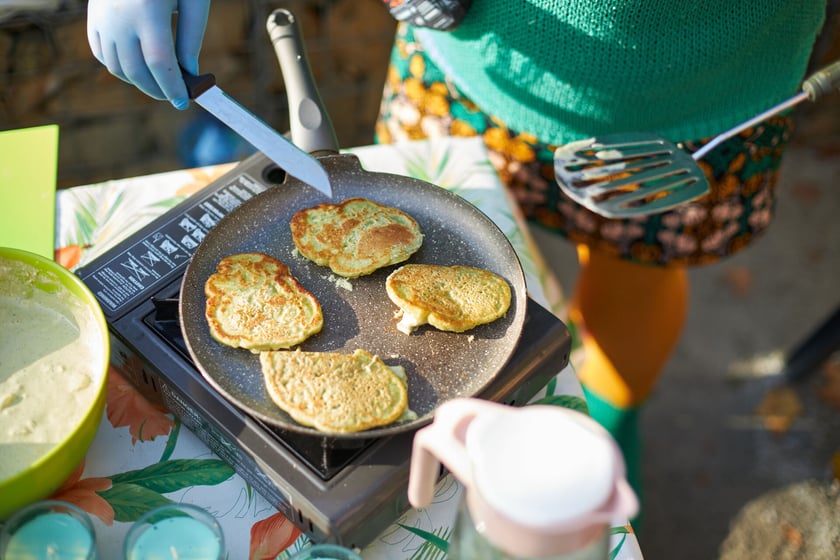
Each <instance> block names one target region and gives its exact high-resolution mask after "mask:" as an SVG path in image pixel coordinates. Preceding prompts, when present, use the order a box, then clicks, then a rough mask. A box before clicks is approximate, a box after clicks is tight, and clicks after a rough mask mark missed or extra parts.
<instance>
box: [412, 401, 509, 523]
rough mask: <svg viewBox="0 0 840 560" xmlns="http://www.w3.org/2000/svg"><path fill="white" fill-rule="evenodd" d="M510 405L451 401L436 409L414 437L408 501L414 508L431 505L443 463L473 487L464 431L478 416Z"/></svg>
mask: <svg viewBox="0 0 840 560" xmlns="http://www.w3.org/2000/svg"><path fill="white" fill-rule="evenodd" d="M509 410H510V407H509V406H506V405H503V404H498V403H494V402H490V401H485V400H481V399H472V398H459V399H452V400H450V401H448V402H446V403H444V404H442V405H441V406H439V407H438V409H437V411H436V412H435V418H434V421H433V422H432V423H431V424H430V425H429V426H427V427H425V428H423V429H421V430H419V431H418V432H417V434H416V435H415V436H414V442H413V447H412V453H411V470H410V475H409V480H408V501H409V502H410V503H411V505H412V506H414V507H425V506H427V505H429V504H430V503H431V502H432V498H433V496H434V490H435V484H437V481H438V477H439V475H440V465H441V464H443V465H444V466H445V467H446V468H447V469H448V470H449V472H451V473H452V474H453V475H454V476H455V478H457V479H458V480H459V481H460V482H461V483H462V484H463V485H464V486H465V487H467V488H469V487H470V486H472V471H473V469H472V462H471V460H470V457H469V455H468V453H467V449H466V446H465V443H466V433H467V428H468V427H469V425H470V424H471V423H472V421H473V420H474V419H475V417H476V416H478V415H479V414H499V413H504V412H507V411H509Z"/></svg>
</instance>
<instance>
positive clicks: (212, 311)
mask: <svg viewBox="0 0 840 560" xmlns="http://www.w3.org/2000/svg"><path fill="white" fill-rule="evenodd" d="M204 294H205V295H206V296H207V305H206V308H205V317H206V318H207V324H208V326H209V327H210V334H211V335H212V337H213V338H214V339H215V340H216V341H218V342H220V343H221V344H225V345H227V346H232V347H234V348H247V349H248V350H251V351H252V352H255V353H256V352H260V351H262V350H278V349H282V348H290V347H292V346H295V345H297V344H300V343H301V342H303V341H304V340H306V339H307V338H309V337H310V336H312V335H313V334H315V333H317V332H320V330H321V327H322V326H323V323H324V317H323V314H322V313H321V305H320V304H319V303H318V300H317V299H315V296H313V295H312V294H311V293H310V292H308V291H307V290H306V289H305V288H304V287H303V286H301V285H300V283H299V282H298V281H297V279H296V278H295V277H294V276H292V275H291V273H290V272H289V267H287V266H286V265H285V264H283V263H282V262H280V261H278V260H277V259H275V258H273V257H270V256H268V255H265V254H263V253H242V254H238V255H231V256H228V257H225V258H223V259H222V260H221V261H220V262H219V264H218V265H217V266H216V272H215V273H213V274H211V275H210V277H209V278H208V279H207V282H206V283H205V284H204Z"/></svg>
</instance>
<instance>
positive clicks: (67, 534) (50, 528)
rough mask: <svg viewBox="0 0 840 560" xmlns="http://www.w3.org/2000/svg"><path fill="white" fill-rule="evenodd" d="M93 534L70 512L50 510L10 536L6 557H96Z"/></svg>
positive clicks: (46, 559)
mask: <svg viewBox="0 0 840 560" xmlns="http://www.w3.org/2000/svg"><path fill="white" fill-rule="evenodd" d="M93 547H94V544H93V535H91V534H90V532H89V531H88V529H87V527H85V526H84V525H83V524H82V523H81V522H80V521H79V520H78V519H76V518H75V517H73V516H71V515H69V514H67V513H57V512H56V513H47V514H44V515H40V516H38V517H36V518H35V519H32V520H31V521H28V522H26V523H25V524H24V525H22V526H21V527H20V528H19V529H18V530H17V531H15V533H14V534H13V535H12V536H11V538H10V539H9V543H8V545H7V546H6V551H5V556H4V557H3V558H4V560H87V559H88V558H95V557H96V555H95V552H94V551H92V549H93Z"/></svg>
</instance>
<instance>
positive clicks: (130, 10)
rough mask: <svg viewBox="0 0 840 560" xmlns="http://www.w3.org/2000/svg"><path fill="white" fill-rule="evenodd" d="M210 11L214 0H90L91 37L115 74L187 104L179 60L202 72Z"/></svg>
mask: <svg viewBox="0 0 840 560" xmlns="http://www.w3.org/2000/svg"><path fill="white" fill-rule="evenodd" d="M209 12H210V0H90V1H89V2H88V19H87V29H88V43H90V48H91V50H92V51H93V56H95V57H96V59H97V60H99V62H101V63H102V64H104V65H105V66H106V67H107V68H108V71H109V72H111V74H113V75H114V76H116V77H117V78H119V79H121V80H123V81H125V82H127V83H129V84H133V85H134V86H136V87H137V88H138V89H140V91H142V92H143V93H145V94H147V95H149V96H151V97H154V98H155V99H168V100H169V101H170V103H172V105H173V106H175V108H177V109H186V108H187V107H188V106H189V104H190V100H189V97H188V95H187V88H186V86H185V85H184V78H183V76H182V75H181V69H180V68H179V66H182V67H183V68H184V69H185V70H186V71H188V72H190V73H192V74H198V53H199V51H200V50H201V42H202V40H203V39H204V30H205V28H206V27H207V17H208V14H209ZM176 13H177V14H178V23H177V27H176V31H175V37H174V38H173V36H172V15H173V14H176Z"/></svg>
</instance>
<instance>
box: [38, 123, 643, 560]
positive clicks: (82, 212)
mask: <svg viewBox="0 0 840 560" xmlns="http://www.w3.org/2000/svg"><path fill="white" fill-rule="evenodd" d="M348 151H350V152H353V153H355V154H356V155H357V156H358V157H359V159H360V160H361V162H362V165H363V167H364V168H366V169H368V170H371V171H384V172H391V173H397V174H401V175H409V176H413V177H416V178H418V179H422V180H426V181H429V182H431V183H434V184H437V185H440V186H443V187H445V188H447V189H449V190H451V191H453V192H456V193H457V194H459V195H460V196H462V197H463V198H465V199H467V200H468V201H470V202H471V203H473V204H474V205H476V206H478V207H479V208H481V209H482V210H483V211H484V212H485V213H486V214H487V215H488V216H490V218H491V219H492V220H493V221H494V222H495V223H496V224H497V225H498V226H499V227H500V228H501V229H502V231H504V232H505V234H506V235H507V236H508V238H509V239H510V241H511V243H512V244H513V246H514V248H515V250H516V252H517V254H518V255H519V257H520V260H521V261H522V265H523V268H524V270H525V275H526V281H527V286H528V291H529V294H530V295H531V297H532V298H534V299H535V300H536V301H537V302H539V303H541V304H542V305H543V306H544V307H546V308H547V309H550V310H552V311H554V312H555V313H557V314H559V313H561V310H562V305H563V297H562V291H561V289H560V287H559V286H558V285H557V283H556V281H555V280H554V277H553V276H552V275H551V273H550V272H549V270H548V268H547V267H546V265H545V263H544V262H543V261H542V259H541V256H540V255H539V252H538V250H537V249H536V248H535V245H534V244H533V242H532V240H531V238H530V236H529V235H528V231H527V227H526V226H525V224H524V222H523V221H522V218H521V216H520V215H519V214H518V210H517V209H516V208H515V206H514V205H513V204H512V203H511V201H510V200H509V198H508V197H507V194H506V193H505V191H504V190H503V188H502V186H501V184H500V182H499V180H498V178H497V176H496V174H495V172H494V171H493V168H492V167H491V165H490V163H489V162H488V161H487V154H486V152H485V151H484V148H483V145H482V144H481V142H480V140H478V139H465V140H457V139H455V140H453V139H447V140H439V141H423V142H412V143H408V144H402V145H396V146H366V147H361V148H356V149H352V150H348ZM234 165H235V163H232V164H224V165H218V166H212V167H205V168H199V169H190V170H179V171H173V172H168V173H161V174H155V175H149V176H143V177H134V178H128V179H122V180H115V181H108V182H104V183H100V184H95V185H86V186H80V187H76V188H72V189H66V190H62V191H59V192H58V194H57V224H56V260H57V261H58V262H60V263H61V264H63V265H64V266H66V267H67V268H70V269H76V268H78V267H80V266H82V265H84V264H86V263H89V262H90V261H91V260H93V259H95V258H96V256H97V255H100V254H101V253H102V252H104V251H105V250H106V249H108V248H109V247H111V246H113V245H114V244H115V243H117V242H118V241H119V240H121V239H124V238H125V237H127V236H129V235H130V234H131V233H133V232H134V231H136V230H138V229H139V228H141V227H142V226H143V225H145V224H146V223H148V222H149V221H151V220H152V219H153V218H155V217H157V216H159V215H160V214H162V213H163V212H165V211H166V210H168V209H169V208H172V207H173V206H175V205H176V204H177V203H179V202H181V201H182V200H184V198H185V197H188V196H189V195H191V194H193V193H195V192H197V191H199V190H200V189H201V188H202V187H204V186H205V185H207V184H208V183H210V182H211V181H213V180H214V179H216V178H218V177H221V176H222V175H224V173H225V172H227V171H229V170H230V169H231V168H232V167H233V166H234ZM553 396H559V397H560V398H552V397H553ZM540 398H542V399H544V400H546V401H550V402H562V403H563V404H565V405H567V406H572V407H577V408H581V409H585V406H586V405H585V401H584V400H583V395H582V392H581V389H580V386H579V384H578V382H577V380H576V378H575V375H574V372H573V370H572V368H571V367H567V368H566V369H564V370H563V371H561V372H558V376H557V377H556V378H555V380H554V381H553V382H552V383H550V384H549V386H548V387H547V388H546V390H545V391H544V392H543V393H541V394H540V395H538V396H537V399H540ZM556 444H557V445H563V442H562V441H558V442H556ZM570 452H571V453H574V450H570ZM461 492H462V488H461V486H460V485H459V484H458V483H457V482H456V481H455V480H454V479H452V478H451V477H446V478H445V479H444V480H442V481H441V482H440V484H439V486H438V488H437V491H436V495H435V499H434V502H433V504H432V505H431V506H430V507H428V508H424V509H420V510H411V511H408V512H407V513H405V514H404V515H403V516H402V517H401V518H400V519H396V520H394V521H395V523H394V524H393V525H392V526H391V527H389V528H388V529H386V530H385V531H384V532H383V533H382V534H381V535H380V536H379V537H378V538H377V539H376V540H375V541H374V542H373V543H371V544H370V545H369V546H367V547H366V548H365V549H364V550H363V551H362V556H363V557H364V558H365V559H380V558H381V559H391V560H394V559H400V558H412V559H435V558H443V557H445V553H444V552H443V550H442V548H444V547H445V546H442V545H441V542H444V543H445V539H446V538H447V537H448V536H449V534H450V532H451V524H452V521H453V520H454V515H455V508H456V506H457V504H458V502H459V500H460V497H461ZM53 498H56V499H61V500H66V501H69V502H72V503H75V504H76V505H78V506H80V507H81V508H82V509H84V510H85V511H87V512H88V513H89V514H90V515H91V517H92V518H93V520H94V524H95V527H96V533H97V543H98V548H99V553H100V556H101V558H103V559H106V560H112V559H119V558H122V552H121V545H122V541H123V538H124V536H125V533H126V531H127V530H128V528H129V527H130V525H131V523H132V522H133V521H135V520H136V519H137V518H138V517H139V516H140V515H141V514H142V513H143V512H145V511H147V510H148V509H150V508H151V507H154V506H156V505H159V504H162V503H166V502H170V501H174V502H189V503H193V504H197V505H200V506H202V507H204V508H206V509H207V510H209V511H210V512H212V513H213V515H214V516H215V517H216V518H217V519H218V520H219V522H220V524H221V526H222V528H223V531H224V533H225V538H226V541H227V554H228V558H230V559H233V560H240V559H246V558H247V559H249V560H262V559H273V558H287V557H288V556H290V555H291V554H293V553H294V552H296V551H298V550H299V549H301V548H302V547H305V546H307V545H308V544H309V541H308V538H307V537H306V536H305V535H303V534H302V533H301V532H300V530H299V529H298V528H297V527H295V526H294V525H293V524H292V523H291V522H290V521H288V520H287V519H286V518H285V517H284V516H283V515H282V514H281V513H279V512H278V511H277V510H276V509H275V508H274V507H273V506H272V505H271V504H270V503H269V502H268V501H266V500H265V499H264V498H263V497H262V496H260V495H259V494H257V493H256V492H255V491H254V490H253V488H251V487H250V486H249V485H248V483H247V482H246V481H245V480H243V479H242V478H241V477H240V476H239V475H238V474H236V473H235V472H234V471H233V469H232V468H231V467H230V466H228V465H227V464H225V463H224V462H223V461H221V460H220V459H219V458H218V457H217V456H216V455H214V454H213V452H211V451H210V450H209V449H208V447H207V446H206V445H205V444H204V443H203V442H202V441H201V440H199V439H198V438H197V437H196V436H195V435H194V434H193V433H192V432H190V431H189V430H188V429H187V428H184V427H182V426H181V424H180V422H179V420H178V419H177V418H175V417H174V416H173V415H172V414H171V413H169V412H168V411H167V410H165V409H163V408H161V407H160V406H158V405H155V404H152V403H150V402H149V401H147V400H146V399H145V398H144V397H143V396H141V395H140V394H139V393H138V392H137V391H136V390H135V389H134V388H133V387H132V386H131V385H130V384H129V383H128V382H127V381H125V379H124V378H123V377H122V376H121V375H120V373H119V372H118V371H116V370H115V369H113V368H112V369H111V371H110V376H109V386H108V399H107V407H106V412H105V415H104V416H103V418H102V423H101V425H100V428H99V431H98V433H97V436H96V439H95V440H94V442H93V445H92V446H91V448H90V450H89V452H88V454H87V456H86V459H85V461H84V463H83V464H82V465H80V466H79V468H78V469H77V471H76V472H75V473H74V474H73V475H72V476H71V478H70V479H69V480H68V481H67V482H66V483H65V484H64V486H63V487H62V488H61V489H59V490H58V492H56V494H55V495H54V496H53ZM611 553H612V558H616V559H636V558H641V552H640V551H639V547H638V543H637V540H636V537H635V535H634V534H633V533H632V529H631V528H630V527H629V525H628V524H625V523H623V522H621V521H619V522H617V523H616V526H615V527H614V528H613V536H612V546H611Z"/></svg>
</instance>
